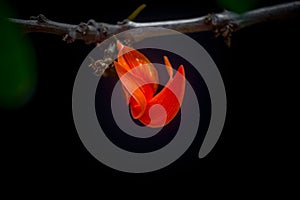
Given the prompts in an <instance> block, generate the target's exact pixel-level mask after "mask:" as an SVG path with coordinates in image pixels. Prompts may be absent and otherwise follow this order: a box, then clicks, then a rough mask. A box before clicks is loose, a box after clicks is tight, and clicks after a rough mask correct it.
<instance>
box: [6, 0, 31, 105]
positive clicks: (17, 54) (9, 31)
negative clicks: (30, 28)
mask: <svg viewBox="0 0 300 200" xmlns="http://www.w3.org/2000/svg"><path fill="white" fill-rule="evenodd" d="M11 14H12V11H11V10H9V7H8V5H7V4H5V2H3V1H1V0H0V107H1V108H6V109H14V108H19V107H20V106H22V105H24V104H25V103H26V102H28V101H29V100H30V99H31V97H32V95H33V93H34V91H35V88H36V81H37V74H36V65H35V57H34V53H33V49H32V47H31V45H30V41H28V38H26V36H25V35H24V34H22V31H21V30H19V28H18V27H16V26H15V25H14V24H12V23H10V22H9V21H8V18H7V17H8V16H11Z"/></svg>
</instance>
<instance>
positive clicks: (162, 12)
mask: <svg viewBox="0 0 300 200" xmlns="http://www.w3.org/2000/svg"><path fill="white" fill-rule="evenodd" d="M144 2H145V3H146V4H147V8H146V9H145V10H144V11H143V12H142V13H141V14H140V15H139V16H138V18H137V19H136V21H155V20H166V19H179V18H189V17H197V16H201V15H205V14H207V13H210V12H220V11H222V8H221V7H219V6H218V5H217V3H216V2H214V1H201V2H198V3H199V5H200V6H198V5H196V4H195V3H191V2H190V1H183V2H181V3H174V2H172V3H167V2H164V1H143V2H142V1H128V2H126V1H122V2H115V1H105V5H104V4H103V3H101V1H97V2H92V1H88V0H87V1H80V2H77V1H73V2H66V1H56V0H52V1H45V2H44V1H38V2H35V1H30V0H29V1H22V2H17V1H10V2H9V3H10V5H11V7H12V8H13V9H15V11H16V16H12V17H18V18H24V19H26V18H29V17H30V16H36V15H38V14H40V13H42V14H44V15H45V16H46V17H48V18H49V19H52V20H54V21H60V22H65V23H72V24H78V23H80V22H81V21H83V22H86V21H88V20H89V19H95V20H96V21H103V22H108V23H116V22H117V21H121V20H123V19H124V18H126V17H127V16H128V15H129V14H130V13H131V12H132V11H133V10H134V9H135V8H136V7H138V6H139V5H140V4H141V3H144ZM281 2H284V1H279V0H277V1H267V0H265V1H259V3H258V4H257V5H256V7H261V6H268V5H274V4H276V3H281ZM299 35H300V31H299V18H296V19H292V20H285V21H276V22H269V23H264V24H259V25H255V26H252V27H249V28H245V29H243V30H241V31H239V32H237V33H235V34H234V36H233V39H232V47H231V48H228V47H227V46H226V45H225V44H224V42H223V40H222V39H220V38H217V39H216V38H215V37H214V35H213V33H210V32H208V33H206V32H203V33H195V34H190V36H191V37H192V38H194V39H196V40H197V41H198V42H199V43H200V44H201V45H202V46H203V47H204V48H205V49H206V50H207V51H208V52H209V53H210V55H211V56H212V58H213V59H214V61H215V63H216V64H217V66H218V68H219V70H220V72H221V74H222V77H223V80H224V83H225V87H226V92H227V100H228V112H227V119H226V123H225V127H224V130H223V133H222V135H221V137H220V139H219V141H218V143H217V144H216V146H215V147H214V149H213V150H212V151H211V152H210V154H209V155H208V156H206V157H205V158H203V159H201V160H200V159H198V158H197V154H198V150H199V144H193V145H192V146H191V148H190V149H189V150H188V151H187V152H186V153H185V154H184V155H183V156H182V157H181V158H180V159H179V160H178V161H176V162H175V163H173V164H171V165H170V166H168V167H166V168H164V169H162V170H159V171H155V172H152V173H147V174H128V173H123V172H119V171H115V170H113V169H110V168H108V167H106V166H104V165H103V164H101V163H100V162H98V161H97V160H96V159H94V158H93V156H92V155H91V154H90V153H89V152H88V151H87V150H86V149H85V147H84V145H83V144H82V143H81V141H80V139H79V137H78V135H77V132H76V129H75V125H74V123H73V117H72V89H73V83H74V80H75V77H76V74H77V70H78V68H79V67H80V65H81V63H82V61H83V60H84V59H85V57H86V56H87V54H88V53H89V52H90V51H91V50H92V49H93V47H94V46H93V45H86V44H84V42H82V41H76V42H74V43H72V44H66V43H64V42H62V41H61V39H62V38H61V37H59V36H55V35H48V34H41V33H31V34H29V35H28V37H29V38H30V39H31V41H32V43H33V46H34V50H35V55H36V59H37V66H38V67H37V70H38V87H37V91H36V93H35V96H34V97H33V99H32V100H31V101H30V102H29V103H28V104H27V105H26V106H24V107H23V108H20V109H18V110H13V111H12V110H3V111H1V115H2V117H3V120H2V123H1V126H3V129H2V130H5V131H1V132H2V135H3V136H5V140H3V141H2V142H3V143H5V144H7V145H8V147H7V148H5V150H4V151H3V152H4V155H5V158H7V159H5V162H4V165H5V166H7V169H9V171H8V172H7V174H9V176H10V178H9V179H8V180H10V181H12V182H13V184H14V182H18V183H19V184H21V185H24V186H25V185H27V184H26V183H27V181H28V180H30V181H32V182H33V183H35V184H36V185H40V184H47V183H50V182H54V183H55V184H54V185H56V186H57V185H65V184H68V183H71V182H72V183H75V184H76V185H84V184H86V183H88V182H89V181H96V183H97V185H113V186H116V185H121V186H124V185H127V186H130V187H131V186H132V187H134V186H136V185H142V186H143V185H146V184H149V185H150V186H153V187H157V185H158V183H160V184H159V185H161V186H168V185H169V184H170V183H173V184H176V185H178V186H180V185H186V184H187V183H193V182H195V184H196V185H200V184H205V185H208V186H210V185H223V184H228V181H230V182H233V183H237V185H239V186H242V185H243V184H246V183H250V182H253V184H250V185H251V187H250V188H251V189H250V188H245V189H247V190H248V189H250V191H252V190H253V191H254V190H256V189H259V188H261V189H262V190H263V188H264V185H267V184H270V183H273V184H274V185H275V186H276V185H281V184H283V183H285V181H288V180H287V178H293V177H295V175H296V174H294V172H295V171H294V170H293V169H294V168H296V164H295V162H296V161H297V160H298V159H299V154H298V153H297V151H296V150H297V146H296V145H295V141H296V140H295V137H296V135H297V134H299V129H294V127H295V126H296V125H297V123H296V122H297V121H298V118H299V117H298V116H297V115H298V112H296V106H297V101H296V94H297V93H299V88H298V85H297V82H298V81H297V78H296V77H297V73H296V70H297V68H299V45H300V40H299ZM292 114H295V115H296V116H294V115H292ZM296 120H297V121H296ZM82 178H83V181H81V180H82ZM282 178H283V179H282ZM195 184H194V185H195ZM51 185H52V184H51ZM147 187H148V186H147ZM199 187H200V186H199ZM99 190H101V189H100V188H99Z"/></svg>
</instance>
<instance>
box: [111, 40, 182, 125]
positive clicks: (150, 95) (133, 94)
mask: <svg viewBox="0 0 300 200" xmlns="http://www.w3.org/2000/svg"><path fill="white" fill-rule="evenodd" d="M117 47H118V50H119V55H118V61H117V62H116V61H115V62H114V65H115V68H116V71H117V74H118V76H119V78H120V80H121V82H122V86H123V90H124V93H125V97H126V101H127V103H128V104H129V105H130V111H131V114H132V117H133V118H134V119H138V120H139V121H140V122H141V123H143V124H144V125H146V126H149V127H162V126H164V125H167V124H168V123H169V122H170V121H172V119H173V118H174V117H175V116H176V114H177V113H178V111H179V109H180V106H181V104H182V100H183V96H184V91H185V73H184V68H183V66H182V65H180V66H179V68H178V70H177V73H176V74H175V76H174V77H173V68H172V66H171V64H170V62H169V60H168V58H167V57H166V56H164V62H165V65H166V69H167V72H168V74H169V76H170V79H169V81H168V83H167V84H166V85H165V87H164V88H163V89H162V90H161V91H160V92H159V93H158V94H156V91H157V88H158V84H159V80H158V73H157V70H156V68H155V67H154V65H153V64H152V63H151V62H150V61H149V60H148V58H147V57H146V56H144V55H143V54H142V53H140V52H139V51H137V50H135V49H133V48H130V47H128V46H125V45H123V44H121V43H120V42H119V41H117ZM156 105H159V106H158V107H157V106H156ZM161 106H162V107H163V108H164V110H162V109H161Z"/></svg>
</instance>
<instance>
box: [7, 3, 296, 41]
mask: <svg viewBox="0 0 300 200" xmlns="http://www.w3.org/2000/svg"><path fill="white" fill-rule="evenodd" d="M299 13H300V2H299V1H298V2H292V3H286V4H281V5H275V6H271V7H265V8H260V9H256V10H252V11H249V12H246V13H244V14H237V13H233V12H230V11H224V12H222V13H218V14H208V15H207V16H203V17H198V18H193V19H185V20H172V21H161V22H145V23H138V22H133V21H130V20H125V21H124V22H122V23H118V24H107V23H97V22H95V21H94V20H90V21H89V22H88V23H80V24H79V25H72V24H65V23H59V22H54V21H51V20H49V19H47V18H46V17H45V16H44V15H39V16H37V17H34V18H31V19H30V20H22V19H10V21H11V22H13V23H15V24H18V25H20V26H21V27H22V28H23V30H24V32H26V33H29V32H43V33H49V34H55V35H60V36H62V37H63V40H64V41H66V42H73V41H74V40H84V41H85V42H86V43H99V42H101V41H103V40H104V39H107V38H108V37H110V36H112V35H114V34H117V33H120V32H122V31H124V30H129V29H133V28H140V27H163V28H168V29H173V30H176V31H179V32H182V33H192V32H202V31H214V32H215V34H216V36H223V37H224V39H225V42H226V43H227V44H228V45H230V38H231V35H232V33H233V32H235V31H238V30H240V29H242V28H245V27H247V26H250V25H253V24H258V23H261V22H265V21H271V20H276V19H285V18H288V17H291V16H295V15H299ZM157 34H159V35H164V34H166V33H163V32H160V33H157V32H155V33H154V32H150V31H149V32H147V33H143V34H140V33H139V32H137V33H136V34H135V35H132V37H133V38H135V40H142V39H144V38H148V37H153V36H158V35H157Z"/></svg>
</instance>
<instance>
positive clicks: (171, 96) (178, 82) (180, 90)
mask: <svg viewBox="0 0 300 200" xmlns="http://www.w3.org/2000/svg"><path fill="white" fill-rule="evenodd" d="M184 92H185V72H184V68H183V66H182V65H181V66H180V67H179V68H178V71H177V73H176V74H175V77H174V78H173V79H171V80H170V81H169V82H168V83H167V85H166V86H165V87H164V88H163V89H162V91H161V92H160V93H158V94H157V95H156V96H155V97H154V98H152V99H151V100H150V101H149V102H148V103H147V106H146V109H145V112H144V114H143V115H142V116H141V117H140V118H139V121H140V122H142V123H143V124H144V125H146V126H148V127H153V128H155V127H161V126H165V125H167V124H168V123H170V122H171V121H172V119H174V117H175V116H176V115H177V113H178V111H179V109H180V106H181V104H182V101H183V96H184ZM156 104H158V105H160V106H162V107H163V108H164V109H165V113H164V112H154V113H152V115H151V118H150V115H149V114H150V113H149V112H150V109H151V107H152V106H154V105H156ZM165 114H166V116H165Z"/></svg>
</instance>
